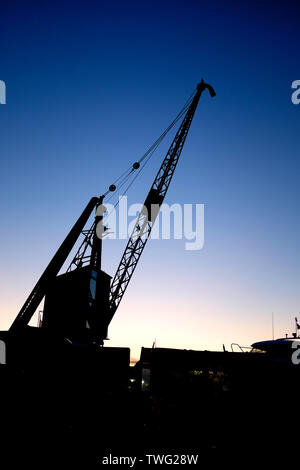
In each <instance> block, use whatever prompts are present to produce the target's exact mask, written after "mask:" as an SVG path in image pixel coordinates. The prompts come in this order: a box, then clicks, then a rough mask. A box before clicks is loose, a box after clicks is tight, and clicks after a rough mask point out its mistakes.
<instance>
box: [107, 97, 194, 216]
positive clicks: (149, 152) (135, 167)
mask: <svg viewBox="0 0 300 470" xmlns="http://www.w3.org/2000/svg"><path fill="white" fill-rule="evenodd" d="M194 94H195V91H194V92H193V93H192V95H191V96H190V97H189V98H188V100H187V102H186V103H185V105H184V106H183V108H182V109H181V111H180V112H179V113H178V114H177V116H176V117H175V119H174V120H173V121H172V122H171V124H170V125H169V126H168V127H167V128H166V130H165V131H164V132H163V133H162V134H161V135H160V136H159V137H158V139H157V140H156V141H155V142H154V143H153V144H152V145H151V147H149V149H148V150H147V151H146V153H144V155H143V156H142V157H141V158H140V159H139V160H138V161H136V162H134V163H133V165H132V166H131V167H129V168H128V169H127V170H125V171H124V172H123V173H122V174H121V175H120V176H119V177H118V178H117V179H116V180H115V181H114V182H113V184H111V185H110V186H109V189H108V191H106V192H105V193H104V194H103V196H104V197H105V196H107V195H108V194H109V193H110V192H112V193H114V191H115V190H116V188H117V186H116V184H117V183H118V182H119V181H120V180H121V182H120V183H119V185H118V189H121V187H123V186H124V185H125V184H126V182H127V181H128V180H129V179H130V177H131V176H132V175H133V173H134V172H135V171H136V170H138V169H139V171H138V172H137V174H136V175H135V177H134V178H133V179H132V181H131V182H130V184H129V185H128V186H127V188H126V190H125V192H124V195H125V194H126V192H127V191H128V190H129V188H130V187H131V186H132V184H133V182H134V181H135V180H136V178H137V177H138V176H139V175H140V173H141V171H142V170H143V169H144V168H145V166H146V164H147V163H148V161H149V160H150V158H151V157H152V155H153V154H154V152H155V150H156V149H157V147H158V146H159V145H160V143H161V142H162V140H163V139H164V138H165V136H166V135H167V134H168V132H169V131H170V130H171V129H172V127H174V125H175V124H176V123H177V122H178V120H179V119H180V118H181V117H182V116H183V114H184V113H185V112H186V111H187V109H188V107H189V106H190V104H191V102H192V99H193V97H194ZM147 157H148V158H147ZM145 159H146V161H145V163H144V164H143V165H142V167H141V163H142V162H143V161H144V160H145ZM124 195H123V196H124ZM113 196H114V194H112V195H111V196H110V197H109V198H108V199H107V202H108V201H110V200H111V199H112V198H113ZM123 196H122V197H123ZM119 201H120V199H119V200H118V201H117V203H116V204H115V205H114V207H116V206H117V205H118V204H119Z"/></svg>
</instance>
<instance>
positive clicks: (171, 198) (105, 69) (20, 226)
mask: <svg viewBox="0 0 300 470" xmlns="http://www.w3.org/2000/svg"><path fill="white" fill-rule="evenodd" d="M0 9H1V32H0V40H1V64H0V79H1V80H4V81H5V83H6V87H7V104H6V105H0V135H1V147H0V149H1V163H0V165H1V166H0V178H1V180H0V181H1V185H0V191H1V198H0V214H1V245H0V260H1V265H0V266H1V268H0V279H1V283H0V294H1V295H0V312H1V317H0V327H1V328H3V329H6V328H8V327H9V326H10V323H11V322H12V320H13V319H14V317H15V316H16V314H17V313H18V311H19V309H20V307H21V306H22V304H23V302H24V300H25V299H26V296H27V295H28V293H29V292H30V291H31V289H32V287H33V285H34V283H35V281H36V280H37V278H38V277H39V275H40V273H41V272H42V270H43V269H44V267H45V265H46V264H47V263H48V261H49V260H50V258H51V256H52V255H53V254H54V252H55V250H56V249H57V247H58V245H59V244H60V243H61V241H62V240H63V238H64V236H65V234H66V233H67V231H68V230H69V228H70V226H71V225H72V224H73V222H74V221H75V219H76V218H77V217H78V216H79V214H80V212H81V211H82V209H83V207H84V206H85V204H86V203H87V201H88V200H89V198H90V197H91V196H94V195H98V194H101V193H102V192H103V191H104V190H105V189H106V188H107V187H108V186H109V184H111V182H113V181H114V179H115V178H116V176H119V174H120V173H121V172H122V170H123V169H125V168H127V167H128V165H129V164H130V163H131V162H133V161H135V160H136V159H138V158H139V157H140V156H141V155H142V154H143V153H144V151H145V150H146V149H147V148H148V147H149V146H150V145H151V143H152V142H153V141H154V140H155V139H156V138H157V137H158V136H159V135H160V133H161V132H162V131H163V130H164V129H165V128H166V127H167V125H168V124H169V123H170V122H171V120H172V119H173V118H174V117H175V115H176V113H177V112H178V111H179V110H180V109H181V107H182V105H183V104H184V103H185V101H186V99H187V98H188V97H189V96H190V94H191V93H192V91H193V90H194V88H195V86H196V84H197V82H198V81H199V80H200V78H201V77H202V76H203V77H204V78H205V79H206V80H207V81H208V82H209V83H211V84H212V85H213V86H214V87H215V89H216V92H217V96H216V98H215V99H214V100H211V99H210V98H209V96H208V95H205V96H204V95H203V97H202V100H201V102H200V104H199V107H198V110H197V113H196V116H195V118H194V121H193V123H192V126H191V130H190V133H189V136H188V139H187V142H186V145H185V148H184V150H183V153H182V157H181V161H180V162H179V165H178V168H177V170H176V174H175V176H174V179H173V181H172V184H171V187H170V189H169V192H168V195H167V198H166V202H168V203H169V204H171V203H175V202H178V203H182V204H183V203H194V204H196V203H203V204H205V245H204V248H203V249H202V250H201V251H199V252H187V251H185V250H184V242H183V241H180V240H179V241H177V240H175V241H172V240H171V241H167V240H164V241H162V240H160V241H156V240H151V241H149V243H148V246H147V247H146V249H145V252H144V253H143V257H142V259H141V261H140V264H139V266H138V268H137V270H136V272H135V275H134V278H133V279H132V282H131V284H130V286H129V288H128V291H127V292H126V295H125V297H124V299H123V301H122V304H121V305H120V308H119V310H118V312H117V314H116V317H115V319H114V320H113V322H112V324H111V328H110V338H111V342H110V344H111V345H120V346H121V345H122V346H130V347H131V348H132V351H133V355H135V356H136V355H137V354H138V350H139V348H140V347H141V346H151V344H152V342H153V340H154V338H156V339H157V345H159V346H169V347H185V348H193V349H220V348H221V347H222V344H223V343H225V344H226V345H227V347H229V346H230V343H231V342H240V343H241V344H246V345H248V344H251V343H252V342H254V341H258V340H260V339H267V338H268V337H269V336H270V335H271V331H272V330H271V314H272V312H274V315H275V334H276V335H277V336H281V335H283V334H284V333H285V332H291V331H292V328H293V317H294V316H295V315H297V314H299V316H300V313H299V312H300V302H299V265H300V263H299V261H300V259H299V231H300V230H299V226H300V222H299V176H300V168H299V167H300V165H299V154H300V152H299V147H300V141H299V125H300V105H298V106H297V105H294V104H292V102H291V94H292V89H291V83H292V81H294V80H296V79H300V70H299V68H300V67H299V60H298V57H299V51H298V45H299V13H300V7H299V3H298V2H293V1H287V2H283V1H277V2H276V1H275V2H273V1H272V2H271V1H259V2H255V1H252V2H248V1H243V2H232V1H211V2H204V1H183V0H177V1H176V0H172V1H167V0H166V1H160V2H158V1H147V0H146V1H125V0H124V1H112V2H104V1H90V0H87V1H72V2H71V1H64V0H62V1H52V2H48V1H43V2H38V1H30V0H29V1H27V2H21V1H13V2H11V1H3V2H1V7H0ZM170 138H172V136H170ZM168 143H170V142H168ZM166 145H167V143H166ZM166 148H167V146H166V147H163V148H162V149H161V151H160V152H158V153H157V155H156V156H155V157H154V159H153V162H152V163H151V165H150V166H149V168H147V170H146V171H145V173H144V175H143V177H142V178H140V179H139V180H138V183H137V185H136V186H135V188H134V190H132V191H131V192H130V198H131V199H130V200H129V202H143V200H144V196H145V195H146V193H147V191H148V188H149V187H150V185H151V182H152V178H153V176H154V175H155V172H156V170H157V168H158V166H159V164H160V161H161V159H162V158H163V156H164V151H165V150H166ZM124 247H125V244H124V241H123V242H121V241H111V242H107V247H104V268H105V270H106V271H107V272H109V273H110V274H113V273H114V271H115V269H116V267H117V263H118V260H119V258H120V256H121V254H122V250H123V249H124Z"/></svg>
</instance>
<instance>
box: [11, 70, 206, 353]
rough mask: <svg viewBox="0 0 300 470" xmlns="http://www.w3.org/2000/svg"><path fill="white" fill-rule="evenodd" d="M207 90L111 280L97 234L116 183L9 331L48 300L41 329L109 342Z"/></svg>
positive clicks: (77, 227)
mask: <svg viewBox="0 0 300 470" xmlns="http://www.w3.org/2000/svg"><path fill="white" fill-rule="evenodd" d="M205 89H207V90H208V91H209V93H210V96H211V97H214V96H215V91H214V89H213V87H212V86H211V85H209V84H207V83H205V82H204V80H203V79H202V80H201V82H200V83H198V85H197V88H196V92H195V94H194V96H193V98H192V99H191V102H190V104H189V106H188V108H187V109H186V112H185V115H184V118H183V120H182V123H181V125H180V127H179V129H178V131H177V133H176V135H175V137H174V139H173V141H172V143H171V145H170V148H169V150H168V152H167V154H166V156H165V158H164V159H163V161H162V164H161V166H160V168H159V170H158V172H157V175H156V177H155V179H154V181H153V184H152V186H151V188H150V190H149V192H148V195H147V197H146V199H145V202H144V205H143V208H142V210H141V211H140V213H139V215H138V217H137V220H136V223H135V225H134V228H133V231H132V234H131V236H130V238H129V240H128V243H127V246H126V248H125V251H124V253H123V256H122V258H121V260H120V263H119V266H118V268H117V271H116V273H115V276H114V277H113V279H112V280H111V277H110V276H109V275H108V274H106V273H105V272H104V271H102V270H101V252H102V237H101V236H98V234H99V232H101V233H104V232H105V226H104V225H103V216H104V213H105V206H104V205H103V200H104V198H105V196H106V195H107V194H108V192H113V191H115V189H116V186H115V185H114V184H113V185H111V186H110V187H109V191H107V192H106V193H105V194H103V195H102V196H100V197H93V198H92V199H91V200H90V201H89V203H88V204H87V206H86V208H85V209H84V211H83V212H82V214H81V216H80V217H79V219H78V220H77V222H76V223H75V224H74V226H73V228H72V229H71V231H70V232H69V234H68V235H67V237H66V239H65V240H64V242H63V243H62V245H61V246H60V247H59V249H58V251H57V252H56V254H55V255H54V257H53V258H52V260H51V261H50V263H49V265H48V266H47V268H46V269H45V271H44V272H43V274H42V276H41V277H40V279H39V281H38V282H37V284H36V285H35V287H34V289H33V291H32V292H31V294H30V295H29V296H28V298H27V300H26V301H25V303H24V305H23V307H22V308H21V310H20V312H19V314H18V315H17V317H16V319H15V320H14V322H13V323H12V325H11V327H10V331H15V330H20V329H22V328H24V327H26V326H27V325H28V323H29V321H30V320H31V318H32V316H33V314H34V313H35V311H36V309H37V308H38V306H39V304H40V303H41V301H42V299H43V298H44V297H45V304H44V316H43V322H42V327H44V328H50V329H58V330H61V332H62V334H64V335H66V336H68V337H70V338H72V339H74V338H75V339H78V338H80V339H81V340H82V339H83V338H84V339H85V340H86V339H88V340H92V341H94V342H97V343H98V344H101V345H103V341H104V340H105V339H107V330H108V326H109V324H110V322H111V320H112V318H113V316H114V314H115V312H116V310H117V308H118V306H119V304H120V302H121V300H122V298H123V296H124V293H125V291H126V289H127V287H128V284H129V282H130V279H131V277H132V275H133V273H134V270H135V268H136V266H137V264H138V262H139V259H140V257H141V254H142V252H143V250H144V248H145V245H146V243H147V240H148V239H149V235H150V233H151V230H152V227H153V225H154V223H155V220H156V218H157V215H158V213H159V209H160V206H161V205H162V203H163V201H164V198H165V196H166V193H167V190H168V188H169V185H170V182H171V180H172V177H173V175H174V172H175V169H176V166H177V163H178V160H179V158H180V154H181V152H182V149H183V146H184V143H185V140H186V137H187V134H188V131H189V128H190V126H191V123H192V120H193V117H194V114H195V111H196V108H197V105H198V103H199V99H200V97H201V94H202V92H203V91H204V90H205ZM174 122H175V121H174ZM169 127H170V126H169ZM168 129H169V128H168ZM163 135H164V134H163ZM157 142H158V141H157ZM143 158H144V157H143ZM139 166H140V164H139V162H135V163H134V164H133V168H132V169H131V171H134V170H137V169H138V168H139ZM95 209H96V216H95V220H94V223H93V224H92V226H91V228H90V229H89V230H85V231H84V226H85V224H86V223H87V220H88V219H89V217H90V215H91V213H92V211H93V210H95ZM81 233H83V234H84V235H85V238H84V240H83V242H82V243H81V245H80V247H79V249H78V251H77V253H76V255H75V257H74V258H73V260H72V263H71V265H70V267H69V268H68V270H67V272H66V273H64V274H61V275H58V274H59V271H60V270H61V268H62V266H63V265H64V263H65V261H66V259H67V258H68V256H69V254H70V252H71V250H72V249H73V247H74V244H75V243H76V241H77V239H78V237H79V235H80V234H81Z"/></svg>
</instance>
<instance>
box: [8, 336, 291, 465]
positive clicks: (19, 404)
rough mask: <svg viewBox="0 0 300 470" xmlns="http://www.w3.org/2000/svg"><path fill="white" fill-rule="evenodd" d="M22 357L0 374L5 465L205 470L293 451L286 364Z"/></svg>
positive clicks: (263, 359)
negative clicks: (210, 460) (207, 463)
mask: <svg viewBox="0 0 300 470" xmlns="http://www.w3.org/2000/svg"><path fill="white" fill-rule="evenodd" d="M27 341H28V338H27V339H26V342H27ZM18 344H19V345H20V344H21V343H20V341H19V342H18ZM31 344H33V339H32V338H31ZM43 345H45V341H43ZM23 346H24V345H23ZM52 346H54V345H53V343H52ZM43 347H44V346H43ZM29 349H30V347H29ZM22 351H24V353H23V357H21V356H20V354H19V353H18V354H17V357H18V360H17V359H16V356H15V357H13V354H12V353H11V354H10V364H7V365H2V366H1V369H0V372H1V375H0V378H1V422H2V424H1V434H2V435H1V458H4V457H5V456H6V457H8V458H9V461H10V464H11V465H13V464H21V463H22V465H23V464H25V463H26V464H30V465H40V468H44V466H46V465H47V464H48V463H50V464H51V465H55V466H58V465H68V468H71V467H72V466H73V465H76V466H77V465H78V464H80V465H81V466H83V467H84V468H89V467H94V466H95V464H96V465H97V466H98V465H99V466H100V465H103V466H104V465H106V464H110V465H112V464H114V465H115V464H117V463H118V464H122V465H125V467H126V466H127V467H128V468H129V467H130V465H131V464H129V463H130V462H129V460H125V457H127V458H128V459H129V457H131V458H135V461H134V465H133V466H134V467H137V466H141V465H145V464H149V462H150V461H151V459H153V458H154V457H149V455H154V456H158V455H159V456H166V455H168V456H170V457H168V458H169V463H170V462H172V463H173V464H176V463H182V464H187V463H188V462H186V461H183V460H182V461H180V459H182V456H187V455H189V456H191V455H194V456H197V455H198V459H197V462H196V465H202V463H203V460H202V458H203V457H204V456H207V455H209V456H211V457H213V456H216V455H218V456H223V457H225V456H227V457H229V458H231V459H233V460H234V459H235V457H236V456H237V455H240V452H241V451H242V452H244V455H245V457H246V456H248V457H251V456H252V457H253V456H255V455H260V454H261V453H264V454H265V455H266V456H268V455H273V456H274V453H286V455H290V453H293V452H296V449H297V447H298V431H297V417H298V406H299V405H298V404H299V399H298V394H299V390H300V388H299V385H300V381H299V371H298V368H297V367H299V366H295V365H294V364H292V362H291V361H288V360H282V359H281V360H279V359H276V358H272V357H268V356H267V355H265V354H259V353H228V352H216V353H212V352H206V351H204V352H195V351H178V350H167V349H154V350H151V349H143V350H142V355H141V360H140V362H139V363H138V364H137V365H136V366H135V368H129V367H128V363H129V351H128V350H127V349H114V348H107V349H106V351H105V353H103V350H102V351H99V350H95V349H93V348H82V347H77V348H67V349H66V345H62V344H58V343H57V344H56V348H53V349H52V350H51V351H52V352H51V358H50V356H49V354H48V355H47V354H45V349H43V348H41V349H40V351H39V354H35V356H34V357H35V361H34V362H33V361H31V362H30V361H29V359H30V358H29V357H28V356H27V355H26V354H27V353H26V352H25V349H22ZM48 352H49V350H48ZM258 453H259V454H258ZM147 456H148V457H147ZM176 456H179V457H176ZM117 457H118V458H119V457H122V459H123V460H121V461H120V460H118V461H117V460H116V458H117ZM248 457H247V458H248ZM156 458H157V457H156ZM114 459H115V460H114ZM172 459H173V461H172ZM176 459H177V461H176ZM140 460H143V462H140ZM131 462H133V461H131ZM151 463H153V461H152V462H151ZM190 464H191V465H195V464H194V463H190ZM8 468H9V467H8Z"/></svg>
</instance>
